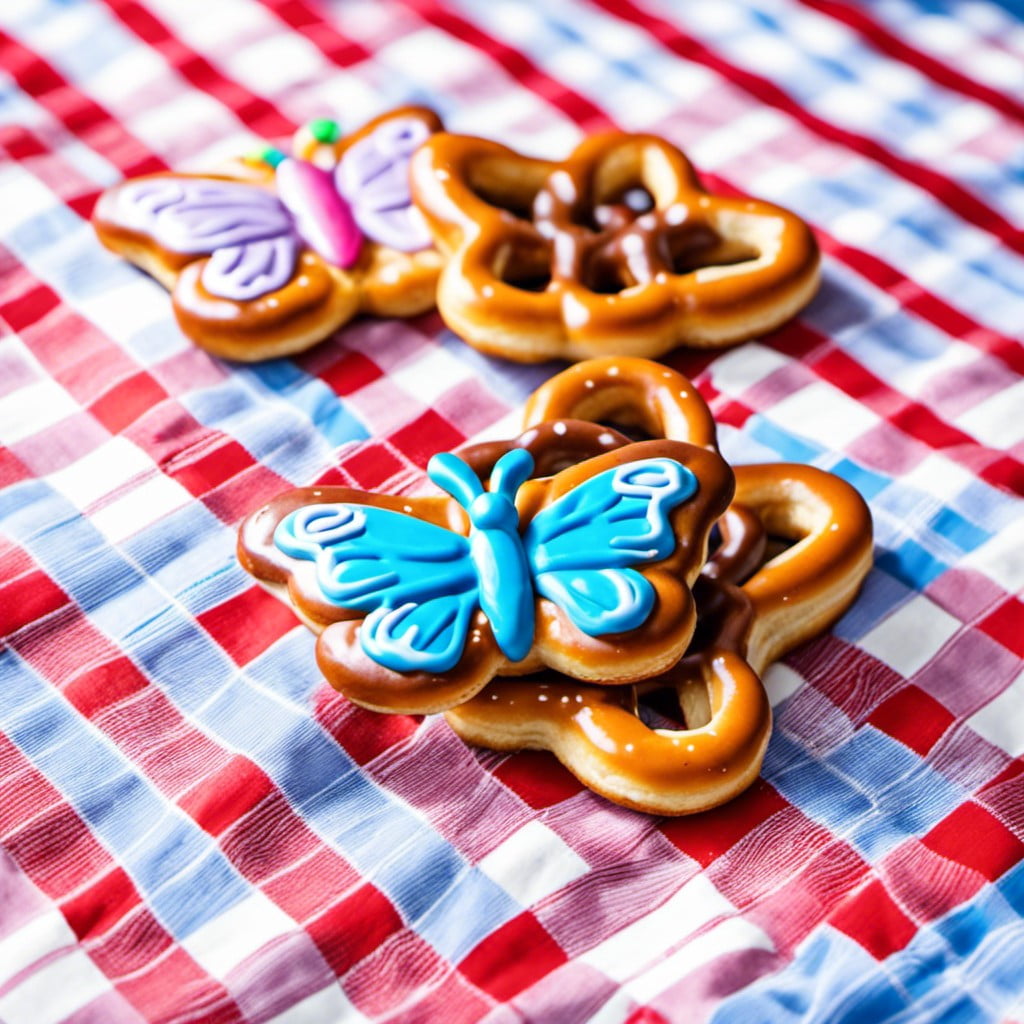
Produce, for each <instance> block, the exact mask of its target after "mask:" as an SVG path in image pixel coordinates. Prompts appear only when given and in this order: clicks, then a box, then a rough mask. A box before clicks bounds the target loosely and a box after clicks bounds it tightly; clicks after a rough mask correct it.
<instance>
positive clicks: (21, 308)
mask: <svg viewBox="0 0 1024 1024" xmlns="http://www.w3.org/2000/svg"><path fill="white" fill-rule="evenodd" d="M59 305H60V296H59V295H58V294H57V293H56V292H55V291H54V290H53V289H52V288H50V287H48V286H47V285H45V284H40V285H37V286H36V287H35V288H33V289H31V290H30V291H27V292H25V294H24V295H21V296H19V297H18V298H17V299H13V300H12V301H11V302H6V303H4V305H2V306H0V317H3V319H4V320H6V321H7V322H8V323H9V324H10V325H11V329H12V330H15V331H23V330H24V329H25V328H26V327H30V326H32V325H33V324H37V323H39V321H40V320H42V319H43V317H44V316H46V314H47V313H49V312H50V311H51V310H53V309H56V308H57V307H58V306H59Z"/></svg>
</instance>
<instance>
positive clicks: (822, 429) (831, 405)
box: [768, 381, 878, 448]
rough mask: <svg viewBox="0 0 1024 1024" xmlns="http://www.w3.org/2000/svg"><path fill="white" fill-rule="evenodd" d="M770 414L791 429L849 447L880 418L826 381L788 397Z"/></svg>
mask: <svg viewBox="0 0 1024 1024" xmlns="http://www.w3.org/2000/svg"><path fill="white" fill-rule="evenodd" d="M768 415H769V416H770V417H771V419H772V420H774V421H775V422H776V423H779V424H781V425H782V426H784V427H785V428H786V429H787V430H792V431H794V432H795V433H798V434H803V436H804V437H809V438H812V439H813V440H815V441H817V442H818V443H819V444H823V445H825V446H826V447H829V448H845V447H846V446H847V445H848V444H849V443H850V442H851V441H854V440H856V439H857V438H858V437H860V436H861V434H864V433H865V432H867V431H868V430H870V429H871V428H872V427H873V426H875V425H876V424H877V423H878V417H877V416H876V415H875V414H874V413H873V412H871V410H870V409H866V408H864V406H863V405H861V404H860V403H859V402H856V401H854V400H853V399H852V398H848V397H847V396H846V395H844V394H843V393H842V392H841V391H840V390H839V389H838V388H834V387H833V386H832V385H831V384H827V383H825V381H815V382H814V383H813V384H808V385H807V387H804V388H801V389H800V390H799V391H797V392H795V393H794V394H792V395H790V396H789V397H788V398H784V399H783V400H782V401H781V402H779V403H778V404H777V405H773V406H772V407H771V409H769V410H768Z"/></svg>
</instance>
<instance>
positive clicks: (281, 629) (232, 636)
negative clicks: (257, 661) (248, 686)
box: [197, 586, 295, 665]
mask: <svg viewBox="0 0 1024 1024" xmlns="http://www.w3.org/2000/svg"><path fill="white" fill-rule="evenodd" d="M197 620H198V622H199V624H200V625H201V626H202V627H203V628H204V629H205V630H206V631H207V632H208V633H209V634H210V636H212V637H213V639H214V640H216V641H217V643H218V644H220V646H221V647H223V648H224V650H225V651H227V652H228V654H229V655H230V656H231V659H232V660H233V661H234V663H235V664H236V665H248V664H249V662H250V661H252V660H253V659H254V658H257V657H259V655H261V654H262V653H263V652H264V651H265V650H266V649H267V648H268V647H270V646H271V644H273V643H274V642H275V641H277V640H280V639H281V637H283V636H284V635H285V633H287V632H288V631H289V630H290V629H294V628H295V614H294V612H292V610H291V609H290V608H289V607H288V606H287V605H285V604H284V603H283V602H281V601H278V600H277V598H276V597H271V596H270V594H268V593H267V592H266V591H265V590H263V589H261V588H260V587H258V586H252V587H249V589H248V590H243V591H242V592H241V593H240V594H236V595H235V596H234V597H232V598H229V599H228V600H227V601H225V602H224V603H223V604H219V605H216V606H215V607H213V608H210V609H209V610H208V611H205V612H203V613H202V615H199V616H197Z"/></svg>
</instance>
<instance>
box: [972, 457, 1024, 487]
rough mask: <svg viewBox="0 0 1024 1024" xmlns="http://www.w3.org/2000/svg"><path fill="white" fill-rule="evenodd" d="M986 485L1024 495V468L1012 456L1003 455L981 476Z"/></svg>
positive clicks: (985, 469) (980, 474) (987, 467)
mask: <svg viewBox="0 0 1024 1024" xmlns="http://www.w3.org/2000/svg"><path fill="white" fill-rule="evenodd" d="M978 476H980V477H981V479H982V480H984V481H985V482H986V483H989V484H992V485H993V486H995V487H1002V488H1004V489H1005V490H1007V491H1010V492H1011V493H1012V494H1024V466H1021V464H1020V462H1018V461H1017V459H1015V458H1013V457H1012V456H1010V455H1003V456H1002V457H1001V458H998V459H996V460H995V461H994V462H992V463H990V464H989V465H987V466H986V467H985V468H984V469H983V470H982V471H981V472H980V473H979V474H978Z"/></svg>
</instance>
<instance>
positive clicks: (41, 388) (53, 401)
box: [0, 203, 80, 445]
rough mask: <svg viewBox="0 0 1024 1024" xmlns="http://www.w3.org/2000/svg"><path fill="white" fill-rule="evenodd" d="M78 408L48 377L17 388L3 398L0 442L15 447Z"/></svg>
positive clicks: (0, 405)
mask: <svg viewBox="0 0 1024 1024" xmlns="http://www.w3.org/2000/svg"><path fill="white" fill-rule="evenodd" d="M2 205H3V204H2V203H0V206H2ZM79 408H80V407H79V405H78V403H77V402H76V401H75V400H74V399H73V398H72V397H71V396H70V395H69V394H68V393H67V392H66V391H65V390H64V389H63V388H62V387H61V386H60V385H59V384H58V383H57V382H56V381H55V380H50V379H49V378H46V379H44V380H38V381H35V382H34V383H32V384H28V385H26V386H25V387H23V388H18V390H17V391H12V392H11V393H10V394H9V395H4V397H3V398H0V443H2V444H5V445H12V444H16V443H17V442H18V441H22V440H24V439H25V438H26V437H31V436H32V435H33V434H38V433H39V432H40V431H41V430H45V429H46V428H47V427H51V426H53V424H54V423H59V422H60V421H61V420H62V419H65V418H67V417H68V416H71V415H72V414H74V413H76V412H78V411H79Z"/></svg>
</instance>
